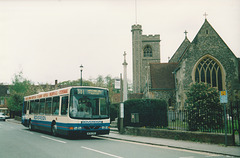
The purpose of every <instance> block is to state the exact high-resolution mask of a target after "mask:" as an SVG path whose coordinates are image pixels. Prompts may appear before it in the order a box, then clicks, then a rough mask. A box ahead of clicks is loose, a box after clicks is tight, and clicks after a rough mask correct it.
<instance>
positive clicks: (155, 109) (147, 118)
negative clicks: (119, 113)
mask: <svg viewBox="0 0 240 158" xmlns="http://www.w3.org/2000/svg"><path fill="white" fill-rule="evenodd" d="M134 113H137V114H138V116H139V122H137V123H134V122H131V119H132V115H131V114H134ZM124 126H133V127H143V126H146V127H167V126H168V119H167V104H166V102H165V101H164V100H157V99H134V100H127V101H125V102H124Z"/></svg>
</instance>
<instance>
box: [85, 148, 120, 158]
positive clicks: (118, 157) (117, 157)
mask: <svg viewBox="0 0 240 158" xmlns="http://www.w3.org/2000/svg"><path fill="white" fill-rule="evenodd" d="M81 148H83V149H87V150H91V151H94V152H97V153H100V154H104V155H108V156H111V157H116V158H123V157H120V156H116V155H113V154H109V153H106V152H103V151H99V150H95V149H92V148H87V147H85V146H81Z"/></svg>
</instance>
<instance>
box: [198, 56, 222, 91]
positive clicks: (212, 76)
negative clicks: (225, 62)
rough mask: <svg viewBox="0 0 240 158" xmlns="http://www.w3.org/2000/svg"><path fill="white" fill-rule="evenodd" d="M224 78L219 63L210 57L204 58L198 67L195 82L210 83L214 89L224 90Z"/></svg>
mask: <svg viewBox="0 0 240 158" xmlns="http://www.w3.org/2000/svg"><path fill="white" fill-rule="evenodd" d="M222 78H223V76H222V72H221V69H220V66H219V65H218V63H217V62H216V61H215V60H213V59H212V58H210V57H206V58H203V59H202V60H201V61H200V62H199V64H198V65H197V66H196V71H195V82H205V83H209V84H210V85H211V86H212V87H218V90H220V91H221V90H222V89H223V85H222V84H223V83H222V81H223V79H222Z"/></svg>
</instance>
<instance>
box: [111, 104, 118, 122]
mask: <svg viewBox="0 0 240 158" xmlns="http://www.w3.org/2000/svg"><path fill="white" fill-rule="evenodd" d="M118 113H119V103H117V104H111V105H110V121H115V119H116V118H117V117H118Z"/></svg>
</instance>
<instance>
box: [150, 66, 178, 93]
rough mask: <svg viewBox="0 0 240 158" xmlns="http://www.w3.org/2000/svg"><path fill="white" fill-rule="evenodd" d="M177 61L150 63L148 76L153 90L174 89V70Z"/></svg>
mask: <svg viewBox="0 0 240 158" xmlns="http://www.w3.org/2000/svg"><path fill="white" fill-rule="evenodd" d="M176 67H177V63H150V76H151V84H152V89H153V90H172V89H175V78H174V74H173V72H174V70H175V69H176Z"/></svg>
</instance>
